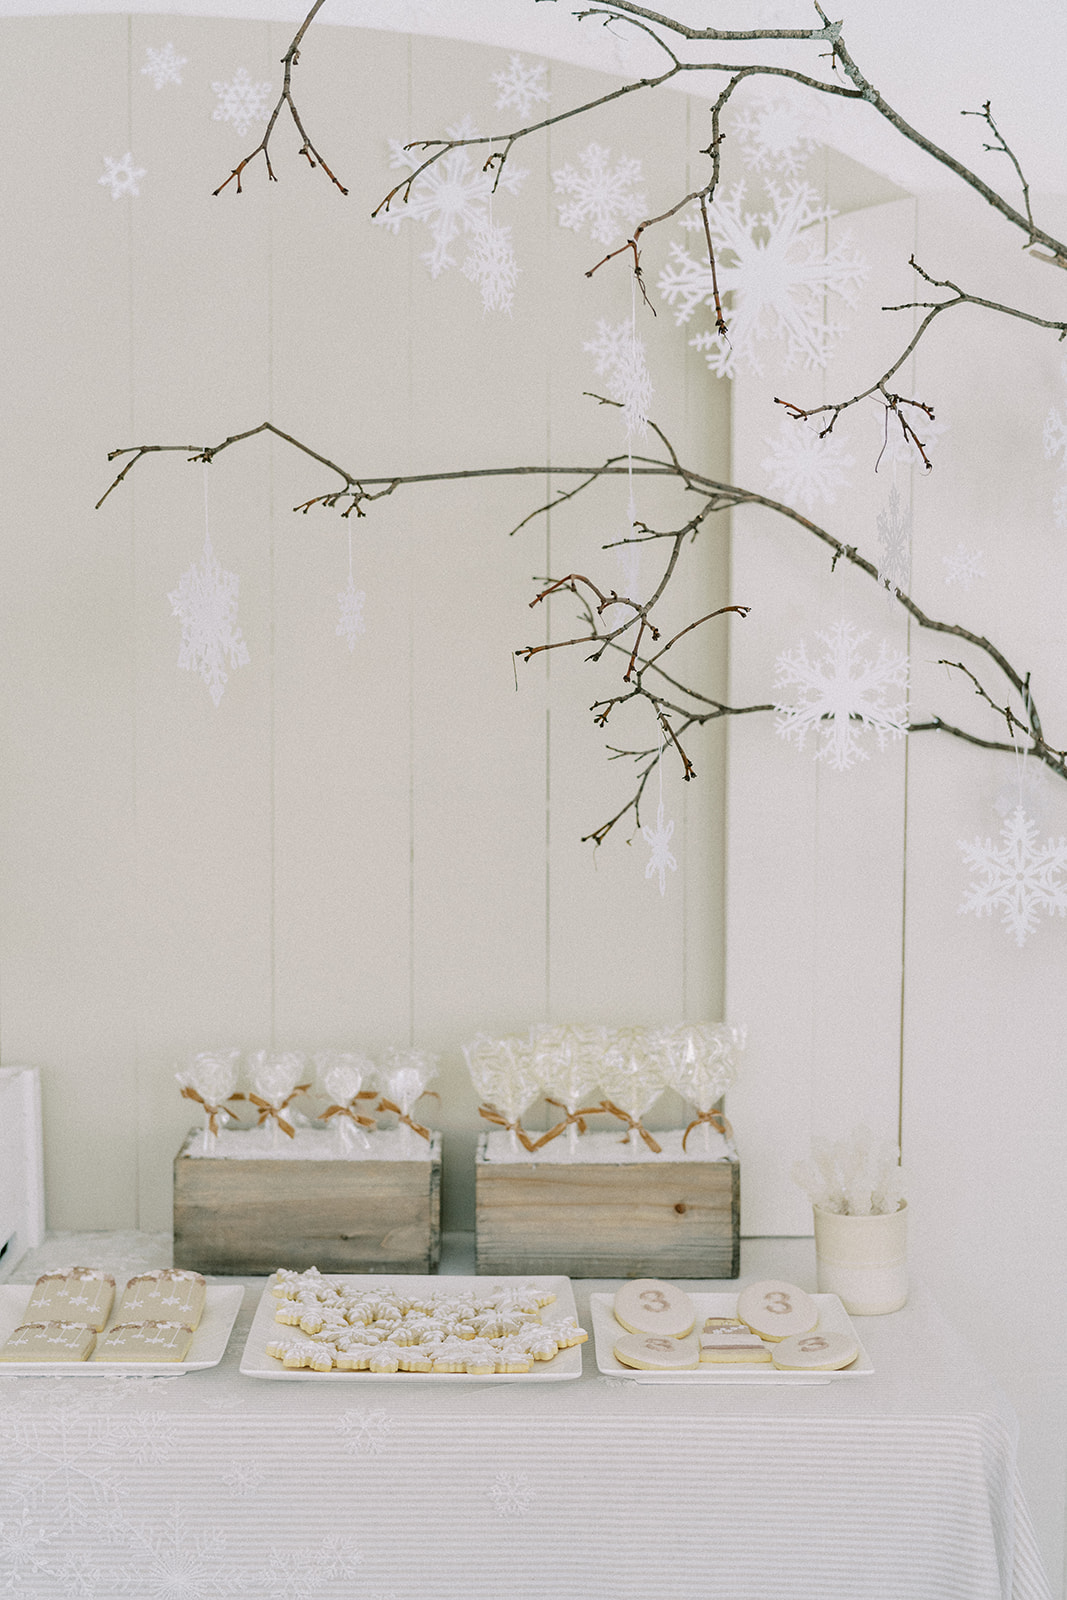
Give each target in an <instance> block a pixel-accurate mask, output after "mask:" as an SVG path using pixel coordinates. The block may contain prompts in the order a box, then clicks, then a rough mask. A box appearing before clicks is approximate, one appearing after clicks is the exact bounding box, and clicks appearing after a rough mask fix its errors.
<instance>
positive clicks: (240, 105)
mask: <svg viewBox="0 0 1067 1600" xmlns="http://www.w3.org/2000/svg"><path fill="white" fill-rule="evenodd" d="M211 88H212V91H213V92H214V95H215V98H216V101H217V104H216V106H215V109H214V111H213V112H212V113H211V119H212V121H213V122H228V123H229V124H230V125H231V127H232V128H233V131H234V132H235V133H238V134H240V136H241V138H242V139H243V138H244V136H245V134H246V133H247V132H248V130H249V128H250V127H251V126H252V124H253V123H254V122H258V121H259V119H260V118H261V117H262V116H264V115H265V114H266V110H267V98H268V96H269V94H270V91H271V88H272V85H271V84H269V83H253V82H252V80H251V78H250V77H249V75H248V71H247V69H246V68H245V67H238V68H237V71H236V72H235V73H234V75H233V77H232V78H230V79H228V80H227V81H226V82H225V83H213V84H212V85H211Z"/></svg>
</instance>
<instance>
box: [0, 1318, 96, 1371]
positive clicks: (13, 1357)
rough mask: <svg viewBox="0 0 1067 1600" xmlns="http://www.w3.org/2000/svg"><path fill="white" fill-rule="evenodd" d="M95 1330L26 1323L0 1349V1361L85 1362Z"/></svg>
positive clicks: (91, 1345)
mask: <svg viewBox="0 0 1067 1600" xmlns="http://www.w3.org/2000/svg"><path fill="white" fill-rule="evenodd" d="M95 1344H96V1329H95V1328H86V1327H82V1326H80V1325H79V1324H77V1323H74V1322H26V1323H23V1325H22V1327H20V1328H16V1329H15V1331H14V1333H12V1334H11V1335H10V1337H9V1338H8V1340H7V1342H6V1343H5V1344H4V1346H3V1347H2V1348H0V1361H87V1360H88V1359H89V1357H90V1355H91V1354H92V1351H93V1346H94V1345H95Z"/></svg>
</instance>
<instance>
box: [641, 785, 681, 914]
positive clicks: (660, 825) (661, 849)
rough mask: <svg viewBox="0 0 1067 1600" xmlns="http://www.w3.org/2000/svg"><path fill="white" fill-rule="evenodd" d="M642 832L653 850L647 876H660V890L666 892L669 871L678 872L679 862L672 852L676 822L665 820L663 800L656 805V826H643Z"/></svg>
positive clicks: (647, 866) (649, 859) (646, 868)
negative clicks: (672, 838) (672, 837)
mask: <svg viewBox="0 0 1067 1600" xmlns="http://www.w3.org/2000/svg"><path fill="white" fill-rule="evenodd" d="M641 832H642V833H643V834H644V837H645V843H646V844H647V845H648V847H649V849H650V850H651V851H652V854H651V855H650V856H649V858H648V862H647V863H646V866H645V877H646V878H651V877H652V876H653V875H656V876H658V878H659V892H660V894H661V895H662V894H666V893H667V873H668V872H677V871H678V863H677V861H676V860H675V859H674V856H673V855H672V853H671V836H672V835H673V833H674V822H673V821H671V822H665V821H664V820H663V801H662V800H661V801H660V803H659V805H658V806H657V807H656V826H655V827H654V828H642V829H641Z"/></svg>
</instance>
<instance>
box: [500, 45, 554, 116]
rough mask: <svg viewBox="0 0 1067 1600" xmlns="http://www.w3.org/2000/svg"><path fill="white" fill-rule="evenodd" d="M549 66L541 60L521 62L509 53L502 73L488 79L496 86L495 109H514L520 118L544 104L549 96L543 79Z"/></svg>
mask: <svg viewBox="0 0 1067 1600" xmlns="http://www.w3.org/2000/svg"><path fill="white" fill-rule="evenodd" d="M547 76H548V69H547V67H546V65H545V63H544V62H543V61H529V62H528V61H524V60H523V58H522V56H520V55H518V54H516V53H515V52H512V54H511V55H510V56H509V58H508V64H507V67H506V68H505V69H504V71H503V72H494V73H493V75H492V79H491V81H492V82H493V83H495V84H496V86H497V91H498V92H497V97H496V99H495V100H494V101H493V105H494V106H495V107H496V109H497V110H498V111H509V110H515V111H517V112H518V114H519V116H520V117H528V116H529V115H530V112H531V111H532V110H533V108H534V106H536V105H547V103H548V102H549V100H551V98H552V95H551V93H550V92H549V88H548V84H547V82H546V81H545V80H546V78H547Z"/></svg>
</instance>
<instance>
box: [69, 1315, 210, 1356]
mask: <svg viewBox="0 0 1067 1600" xmlns="http://www.w3.org/2000/svg"><path fill="white" fill-rule="evenodd" d="M192 1342H193V1330H192V1328H188V1327H186V1326H185V1325H184V1323H181V1322H120V1323H116V1325H115V1326H114V1327H113V1328H109V1329H108V1331H107V1332H106V1333H105V1334H104V1337H103V1338H102V1339H101V1340H100V1342H99V1344H98V1345H97V1347H96V1354H95V1356H94V1358H93V1359H94V1360H96V1361H184V1360H185V1358H186V1356H187V1355H188V1354H189V1346H190V1345H191V1344H192Z"/></svg>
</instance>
